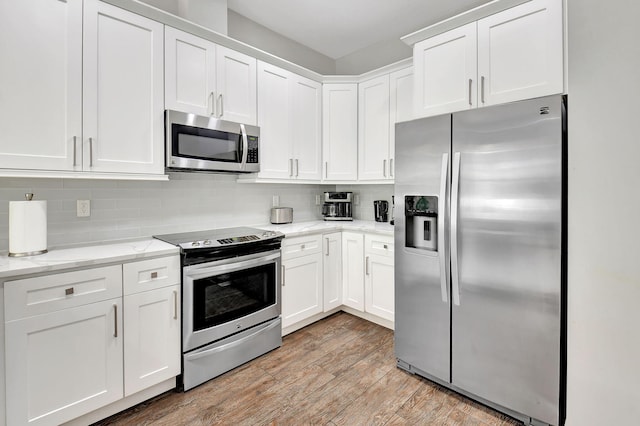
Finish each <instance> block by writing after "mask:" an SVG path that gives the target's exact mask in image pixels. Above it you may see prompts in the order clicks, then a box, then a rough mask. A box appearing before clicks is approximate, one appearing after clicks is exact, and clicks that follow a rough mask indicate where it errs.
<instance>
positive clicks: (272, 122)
mask: <svg viewBox="0 0 640 426" xmlns="http://www.w3.org/2000/svg"><path fill="white" fill-rule="evenodd" d="M290 79H291V73H289V72H288V71H286V70H283V69H281V68H278V67H276V66H273V65H270V64H267V63H264V62H261V61H258V126H259V127H260V174H259V176H260V177H264V178H276V179H290V178H293V153H292V151H291V120H290V93H289V80H290Z"/></svg>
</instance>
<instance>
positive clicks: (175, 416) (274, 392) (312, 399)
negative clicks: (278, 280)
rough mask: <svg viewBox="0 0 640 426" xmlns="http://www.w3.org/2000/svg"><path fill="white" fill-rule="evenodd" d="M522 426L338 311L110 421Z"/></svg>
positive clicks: (383, 334)
mask: <svg viewBox="0 0 640 426" xmlns="http://www.w3.org/2000/svg"><path fill="white" fill-rule="evenodd" d="M213 424H224V425H252V426H253V425H306V424H314V425H331V426H334V425H336V426H337V425H350V426H351V425H476V426H488V425H492V426H506V425H519V424H521V423H518V422H517V421H515V420H513V419H511V418H509V417H506V416H503V415H501V414H499V413H497V412H495V411H493V410H491V409H489V408H486V407H484V406H482V405H480V404H477V403H475V402H473V401H471V400H468V399H466V398H464V397H462V396H460V395H457V394H455V393H452V392H450V391H448V390H446V389H444V388H442V387H440V386H438V385H435V384H433V383H431V382H429V381H427V380H425V379H421V378H419V377H417V376H413V375H410V374H408V373H406V372H404V371H402V370H400V369H398V368H396V366H395V357H394V353H393V332H392V331H391V330H388V329H386V328H383V327H380V326H378V325H375V324H372V323H370V322H368V321H365V320H362V319H360V318H357V317H354V316H352V315H349V314H346V313H343V312H340V313H338V314H335V315H333V316H331V317H329V318H326V319H324V320H322V321H320V322H317V323H315V324H312V325H310V326H309V327H306V328H304V329H302V330H299V331H297V332H295V333H292V334H290V335H288V336H286V337H285V338H284V339H283V343H282V347H281V348H279V349H276V350H274V351H272V352H270V353H268V354H266V355H264V356H262V357H260V358H258V359H255V360H253V361H251V362H249V363H247V364H245V365H243V366H241V367H239V368H236V369H235V370H233V371H231V372H228V373H226V374H224V375H222V376H220V377H217V378H215V379H213V380H211V381H209V382H207V383H205V384H203V385H201V386H199V387H197V388H195V389H192V390H190V391H188V392H185V393H175V392H169V393H166V394H164V395H160V396H159V397H157V398H155V399H153V400H151V401H149V402H146V403H143V404H141V405H138V406H136V407H133V408H131V409H129V410H127V411H125V412H123V413H120V414H117V415H115V416H113V417H110V418H108V419H106V420H104V421H102V422H100V423H99V425H101V426H106V425H167V426H169V425H171V426H173V425H213Z"/></svg>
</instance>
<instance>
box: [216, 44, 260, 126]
mask: <svg viewBox="0 0 640 426" xmlns="http://www.w3.org/2000/svg"><path fill="white" fill-rule="evenodd" d="M256 65H257V61H256V58H252V57H251V56H248V55H245V54H243V53H240V52H236V51H235V50H231V49H227V48H226V47H223V46H218V47H217V48H216V80H217V84H216V87H217V88H218V93H217V98H216V109H217V111H218V116H219V117H221V118H223V119H224V120H229V121H235V122H238V123H243V124H251V125H254V126H255V125H256V123H257V108H258V105H257V92H256V90H257V89H256V73H257V68H256Z"/></svg>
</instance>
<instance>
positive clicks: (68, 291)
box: [64, 287, 74, 296]
mask: <svg viewBox="0 0 640 426" xmlns="http://www.w3.org/2000/svg"><path fill="white" fill-rule="evenodd" d="M73 291H74V290H73V287H71V288H65V289H64V294H65V296H71V295H72V294H73Z"/></svg>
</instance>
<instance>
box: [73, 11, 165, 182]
mask: <svg viewBox="0 0 640 426" xmlns="http://www.w3.org/2000/svg"><path fill="white" fill-rule="evenodd" d="M163 31H164V28H163V25H162V24H160V23H158V22H155V21H152V20H150V19H147V18H144V17H142V16H140V15H136V14H134V13H131V12H128V11H125V10H123V9H120V8H117V7H114V6H112V5H109V4H106V3H102V2H100V1H98V0H86V1H85V3H84V51H83V70H84V74H83V87H84V92H83V107H84V114H83V130H84V135H83V168H84V169H85V170H89V171H96V172H121V173H151V174H163V173H164V121H163V114H164V90H163V77H164V75H163V72H162V70H163V58H164V55H163V39H164V37H163Z"/></svg>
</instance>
